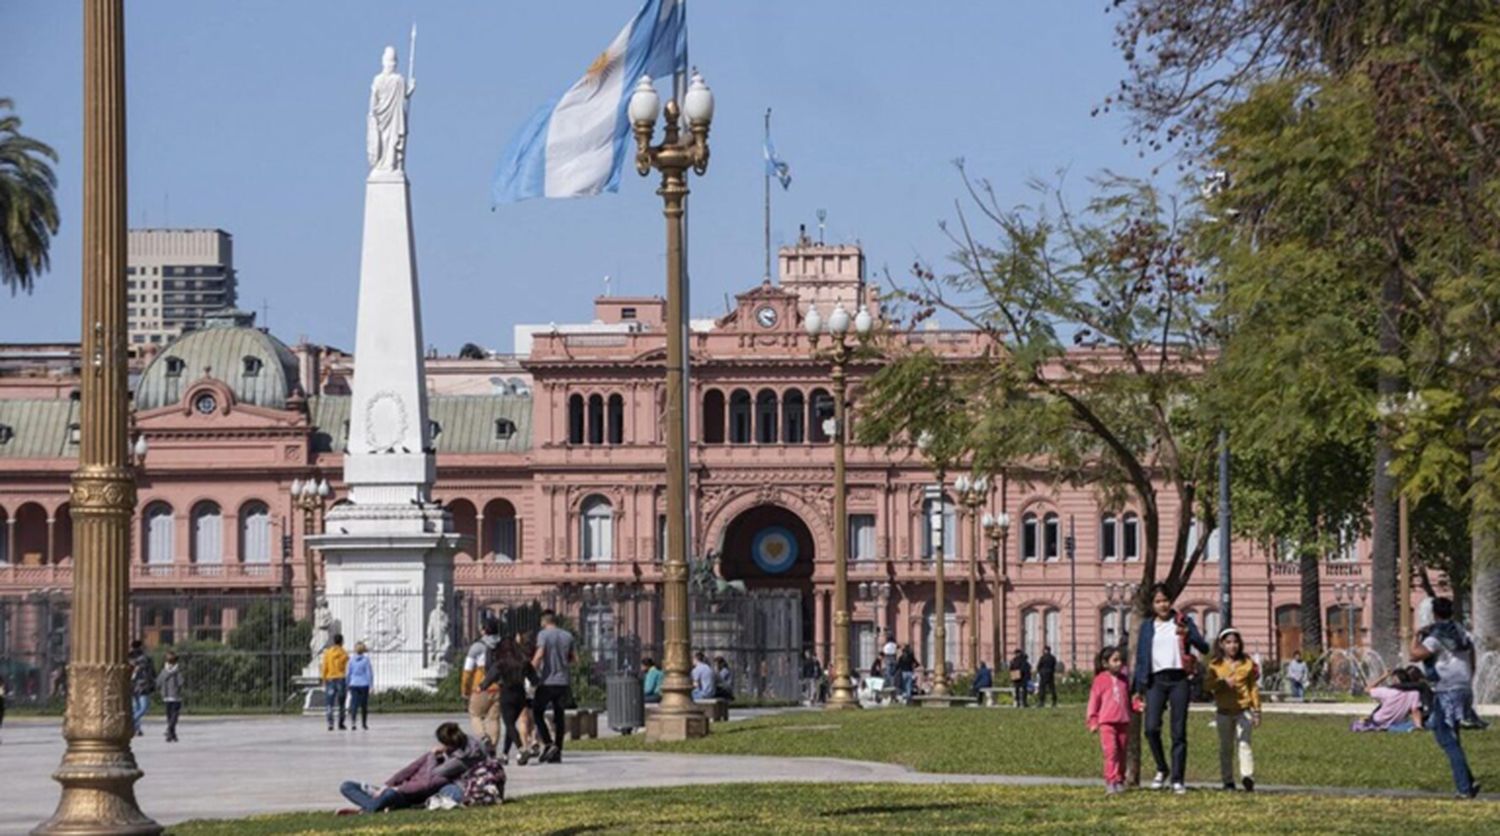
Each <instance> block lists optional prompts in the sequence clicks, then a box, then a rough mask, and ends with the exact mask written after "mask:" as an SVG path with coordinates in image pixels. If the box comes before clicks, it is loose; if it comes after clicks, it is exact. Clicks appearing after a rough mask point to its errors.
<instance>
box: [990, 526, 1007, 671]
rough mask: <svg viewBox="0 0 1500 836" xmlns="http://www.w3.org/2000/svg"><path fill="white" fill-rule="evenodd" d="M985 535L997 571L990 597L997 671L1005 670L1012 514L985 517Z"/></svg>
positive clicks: (992, 562) (992, 563) (991, 562)
mask: <svg viewBox="0 0 1500 836" xmlns="http://www.w3.org/2000/svg"><path fill="white" fill-rule="evenodd" d="M984 533H985V534H986V535H987V536H988V537H989V538H990V564H991V565H992V566H993V567H994V569H995V581H994V583H995V590H994V593H993V594H992V595H991V596H990V607H991V608H992V610H993V612H991V613H990V618H991V621H992V622H993V623H992V624H991V625H990V627H991V629H992V630H993V631H994V634H995V635H994V641H995V648H994V650H995V665H994V667H995V671H996V675H997V676H998V675H999V673H998V672H999V671H1002V670H1004V669H1005V668H1004V665H1005V597H1006V591H1007V586H1006V585H1007V584H1009V583H1010V578H1008V577H1006V576H1005V547H1006V542H1007V541H1008V540H1009V539H1010V536H1009V535H1010V514H1007V513H1006V512H1004V511H1001V512H1000V513H999V514H989V513H986V514H985V515H984Z"/></svg>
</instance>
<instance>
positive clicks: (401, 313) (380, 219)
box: [312, 27, 462, 690]
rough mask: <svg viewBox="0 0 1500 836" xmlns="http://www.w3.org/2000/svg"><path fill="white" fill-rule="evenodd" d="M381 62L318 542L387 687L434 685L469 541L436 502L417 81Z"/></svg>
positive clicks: (340, 603)
mask: <svg viewBox="0 0 1500 836" xmlns="http://www.w3.org/2000/svg"><path fill="white" fill-rule="evenodd" d="M412 44H413V47H415V44H416V27H412ZM383 63H384V70H383V71H382V72H381V73H380V75H377V76H375V79H374V81H373V82H371V84H370V112H369V114H368V118H367V120H366V130H367V132H368V133H367V136H366V143H365V144H366V149H365V150H366V152H367V155H368V161H369V163H370V173H369V176H368V177H367V178H366V179H365V223H364V235H363V243H362V247H361V252H360V264H359V307H358V320H357V324H356V327H355V332H354V356H355V367H354V386H353V391H352V393H351V395H350V398H349V400H350V404H349V431H348V432H349V437H348V446H347V448H346V449H347V451H346V452H345V454H344V483H345V484H346V485H348V488H349V491H348V498H349V501H348V502H347V503H345V504H342V505H338V506H335V507H334V508H333V509H331V510H330V511H329V512H328V517H327V520H326V522H325V533H323V534H322V535H319V536H318V537H316V538H313V540H312V543H313V546H314V547H315V548H317V549H319V550H320V551H321V552H322V554H323V557H324V562H325V565H326V566H327V570H326V574H325V579H326V589H327V594H328V598H329V601H330V603H331V605H332V608H333V615H334V618H335V619H336V623H337V624H338V625H339V626H340V627H341V628H342V630H343V632H344V633H345V634H347V635H349V636H351V637H354V638H357V639H358V638H370V637H377V636H378V637H384V638H382V639H381V640H380V641H376V642H374V643H373V644H371V646H370V653H371V656H372V657H374V659H373V662H374V664H375V667H376V668H377V669H379V670H380V671H381V677H380V679H378V680H377V681H376V682H377V684H376V687H377V688H380V689H382V690H383V689H386V688H401V687H411V686H418V687H433V685H434V683H435V681H436V679H438V678H441V673H439V671H438V670H437V669H435V668H432V667H429V666H428V665H427V664H426V663H425V661H426V660H425V659H424V657H425V656H426V655H427V653H424V651H429V652H430V650H441V649H442V648H440V647H433V648H431V649H430V650H429V648H427V647H424V642H423V640H424V638H428V631H427V630H424V629H423V627H424V622H425V621H427V620H428V618H429V614H431V615H432V616H435V617H436V618H438V619H447V617H448V613H447V609H446V607H447V602H446V597H447V596H446V591H445V590H447V589H452V588H453V553H454V551H455V550H457V549H458V548H460V547H461V545H462V543H461V540H462V538H461V537H460V536H459V535H458V534H457V533H455V531H454V528H453V518H452V516H451V515H449V513H448V512H447V511H446V510H445V509H444V508H443V507H442V506H441V505H440V504H439V503H437V502H434V501H433V499H432V483H433V481H434V480H435V479H436V476H437V462H436V459H435V457H434V451H433V445H432V428H431V422H430V421H429V420H428V403H427V382H426V371H425V369H424V367H423V351H422V348H423V343H422V305H421V290H420V285H419V282H418V281H417V258H416V243H415V241H414V239H413V236H412V222H411V199H410V190H411V185H410V183H409V182H408V181H407V178H406V130H407V126H408V119H407V104H408V101H409V97H410V96H411V93H412V90H413V89H415V87H416V85H415V83H414V82H410V81H408V80H406V79H404V78H402V77H401V74H400V73H398V72H396V51H395V50H394V49H392V48H390V47H387V48H386V50H385V54H384V57H383ZM410 66H411V61H410V60H409V59H408V61H407V67H408V70H410ZM445 632H446V631H445ZM433 644H434V645H436V644H439V643H437V642H433Z"/></svg>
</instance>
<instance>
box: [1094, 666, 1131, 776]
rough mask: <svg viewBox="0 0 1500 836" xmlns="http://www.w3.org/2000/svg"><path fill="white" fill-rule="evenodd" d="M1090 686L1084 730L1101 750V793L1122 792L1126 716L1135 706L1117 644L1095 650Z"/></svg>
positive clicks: (1127, 734)
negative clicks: (1096, 737) (1102, 782)
mask: <svg viewBox="0 0 1500 836" xmlns="http://www.w3.org/2000/svg"><path fill="white" fill-rule="evenodd" d="M1094 669H1095V671H1096V673H1095V674H1094V685H1093V687H1092V688H1090V689H1089V707H1088V715H1087V716H1088V720H1087V722H1088V729H1089V731H1091V732H1095V733H1097V734H1098V735H1099V747H1100V749H1102V750H1103V752H1104V792H1105V793H1107V794H1109V795H1114V794H1115V793H1120V792H1124V791H1125V746H1126V741H1127V739H1128V737H1129V732H1130V718H1131V715H1132V714H1134V712H1135V708H1134V705H1133V702H1132V700H1131V696H1130V676H1129V674H1127V673H1126V672H1125V652H1124V651H1123V650H1121V649H1120V648H1118V647H1106V648H1104V649H1103V650H1101V651H1099V658H1098V662H1097V664H1095V666H1094Z"/></svg>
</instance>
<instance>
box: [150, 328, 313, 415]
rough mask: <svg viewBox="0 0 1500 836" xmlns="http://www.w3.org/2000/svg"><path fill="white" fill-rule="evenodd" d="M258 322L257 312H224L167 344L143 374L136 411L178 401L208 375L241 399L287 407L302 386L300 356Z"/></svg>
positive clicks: (265, 404)
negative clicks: (296, 390) (261, 327)
mask: <svg viewBox="0 0 1500 836" xmlns="http://www.w3.org/2000/svg"><path fill="white" fill-rule="evenodd" d="M254 322H255V315H254V314H247V313H243V312H240V311H228V312H224V313H221V314H219V315H217V316H213V317H210V318H209V319H208V320H207V322H206V323H205V324H204V326H203V328H201V329H200V330H197V331H191V332H189V333H187V334H184V335H182V336H181V337H180V338H178V339H177V341H176V342H174V343H172V344H171V345H169V346H167V347H166V348H165V349H163V350H162V352H161V353H160V354H158V355H156V357H155V358H153V359H152V360H151V363H150V364H149V365H147V366H146V370H145V371H143V372H141V378H140V383H139V384H138V385H137V386H136V391H135V406H136V409H157V408H160V407H163V406H171V405H173V404H176V403H178V402H179V401H181V400H182V396H183V394H184V393H185V392H186V391H187V390H188V388H189V387H191V386H192V385H193V383H195V382H196V381H199V380H202V379H203V378H204V377H205V376H207V377H212V378H214V379H216V380H222V381H224V382H225V383H226V384H228V385H229V388H230V389H232V390H234V396H235V398H236V399H237V400H238V401H239V402H240V403H248V404H254V405H256V406H264V407H269V408H272V409H284V408H286V401H287V398H288V397H289V396H290V395H291V394H292V392H293V391H294V390H295V389H296V388H297V387H298V385H299V381H298V378H297V358H296V357H295V356H294V355H293V354H292V352H291V349H289V348H287V347H286V344H285V343H283V342H281V341H280V340H278V339H276V338H275V337H273V336H271V335H270V334H267V333H266V332H264V331H262V330H260V329H259V328H256V327H254ZM205 370H206V371H205Z"/></svg>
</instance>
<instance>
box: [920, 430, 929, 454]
mask: <svg viewBox="0 0 1500 836" xmlns="http://www.w3.org/2000/svg"><path fill="white" fill-rule="evenodd" d="M932 442H933V437H932V431H931V430H923V431H922V432H921V433H919V434H918V435H917V449H918V450H921V451H922V452H923V453H926V452H927V451H928V450H930V449H932Z"/></svg>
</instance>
